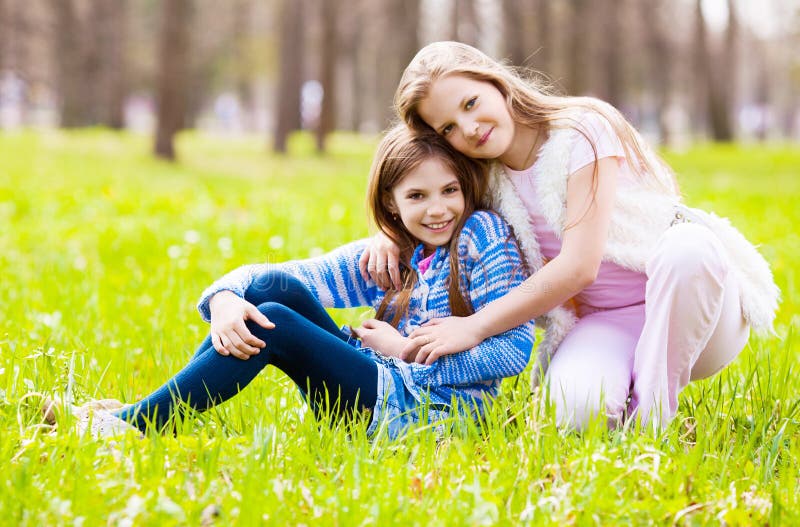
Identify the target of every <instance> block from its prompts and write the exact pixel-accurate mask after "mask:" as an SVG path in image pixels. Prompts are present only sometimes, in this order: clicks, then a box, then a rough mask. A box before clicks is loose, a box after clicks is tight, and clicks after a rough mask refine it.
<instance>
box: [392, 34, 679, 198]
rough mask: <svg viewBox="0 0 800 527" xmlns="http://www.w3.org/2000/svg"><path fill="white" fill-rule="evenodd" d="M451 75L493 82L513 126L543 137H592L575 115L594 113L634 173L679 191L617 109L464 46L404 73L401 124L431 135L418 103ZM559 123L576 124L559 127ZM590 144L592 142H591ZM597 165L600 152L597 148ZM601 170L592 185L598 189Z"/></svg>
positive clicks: (433, 50) (437, 45)
mask: <svg viewBox="0 0 800 527" xmlns="http://www.w3.org/2000/svg"><path fill="white" fill-rule="evenodd" d="M448 75H462V76H464V77H467V78H469V79H473V80H478V81H484V82H490V83H491V84H493V85H494V86H495V87H496V88H497V89H498V90H499V91H500V93H502V94H503V96H504V97H505V98H506V103H507V105H508V108H509V112H510V114H511V117H512V119H513V120H514V122H518V123H521V124H524V125H526V126H532V127H542V128H541V129H542V130H543V131H546V130H549V129H551V128H555V127H570V128H574V129H576V130H578V131H579V132H580V133H582V134H583V135H584V136H586V137H587V140H588V136H587V133H586V132H585V131H584V130H581V129H580V128H579V127H578V126H577V121H576V116H575V112H574V110H575V109H584V110H593V111H596V112H597V113H599V114H601V115H602V116H603V117H605V118H606V119H607V120H608V121H609V122H610V123H611V126H612V127H613V128H614V131H615V132H616V133H617V135H618V136H619V138H620V140H621V142H622V146H623V148H624V149H625V155H626V156H627V157H628V160H629V164H630V166H631V169H632V170H633V171H634V173H636V174H637V175H638V176H639V177H640V178H642V180H643V181H644V182H645V183H646V184H648V185H650V186H652V187H654V188H656V189H659V190H662V191H665V192H667V193H669V194H677V193H678V187H677V182H676V181H675V177H674V175H673V174H672V171H671V170H670V169H669V167H667V165H666V164H665V163H664V162H663V161H662V160H661V159H660V158H659V157H658V156H657V155H656V154H655V153H654V152H653V151H652V150H651V149H650V148H649V147H648V146H647V144H646V143H645V142H644V140H643V139H642V137H641V136H640V135H639V133H638V132H637V131H636V129H634V128H633V126H631V124H630V123H628V121H626V120H625V118H624V117H623V116H622V114H621V113H620V112H619V111H618V110H617V109H615V108H614V107H613V106H611V105H609V104H607V103H605V102H603V101H600V100H598V99H594V98H591V97H564V96H557V95H554V94H552V92H551V91H550V90H548V89H546V88H544V87H543V86H540V85H539V84H540V83H538V82H537V81H536V80H535V79H534V78H533V77H531V78H523V76H522V75H521V74H520V72H518V71H516V70H514V69H512V68H511V67H508V66H505V65H504V64H501V63H500V62H498V61H496V60H494V59H492V58H490V57H489V56H487V55H486V54H484V53H483V52H481V51H479V50H477V49H475V48H474V47H472V46H468V45H466V44H462V43H460V42H434V43H433V44H429V45H427V46H425V47H424V48H422V49H421V50H420V51H419V52H418V53H417V54H416V56H415V57H414V58H413V59H412V60H411V63H410V64H409V65H408V67H407V68H406V69H405V71H404V72H403V76H402V78H401V79H400V84H399V85H398V87H397V91H396V92H395V97H394V105H395V109H396V111H397V113H398V115H399V116H400V118H401V119H402V120H403V121H405V123H406V124H408V125H409V126H410V127H411V128H413V129H414V130H431V128H430V127H429V126H428V125H427V124H426V123H425V121H423V120H422V117H420V115H419V112H418V108H419V103H420V102H421V101H422V100H423V99H425V98H426V97H427V96H428V93H429V92H430V88H431V86H432V85H433V83H434V82H436V80H438V79H440V78H442V77H445V76H448ZM558 120H563V121H566V122H571V123H573V124H568V125H566V126H565V125H561V124H558ZM589 142H590V144H591V141H589ZM592 149H593V150H595V159H596V158H597V151H596V149H595V145H594V144H592ZM596 179H597V167H596V166H595V174H594V182H593V185H594V186H595V187H596Z"/></svg>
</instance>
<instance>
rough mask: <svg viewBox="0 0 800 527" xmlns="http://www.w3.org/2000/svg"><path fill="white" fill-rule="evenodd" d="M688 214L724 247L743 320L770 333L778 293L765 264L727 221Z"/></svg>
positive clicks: (698, 212)
mask: <svg viewBox="0 0 800 527" xmlns="http://www.w3.org/2000/svg"><path fill="white" fill-rule="evenodd" d="M687 208H688V207H687ZM689 211H690V212H691V213H692V214H693V215H694V216H696V217H697V218H698V219H699V220H700V221H701V222H702V223H703V224H705V225H706V226H707V227H708V228H709V229H711V231H712V232H713V233H714V234H715V235H716V236H717V238H719V240H720V241H721V242H722V245H723V246H724V247H725V250H726V251H727V253H728V257H729V260H730V262H731V271H732V272H733V273H734V276H736V281H737V283H738V284H739V302H740V303H741V305H742V315H743V316H744V318H745V320H747V322H748V323H749V324H750V326H751V327H752V328H753V330H755V331H756V332H758V333H761V334H765V333H773V334H774V333H775V331H774V329H773V327H772V324H773V322H774V321H775V312H776V311H777V309H778V303H779V302H780V296H781V290H780V289H779V288H778V286H777V285H775V281H774V279H773V277H772V271H771V270H770V268H769V264H768V263H767V261H766V260H765V259H764V257H763V256H761V254H760V253H759V252H758V250H757V249H756V248H755V247H754V246H753V245H752V244H751V243H750V242H748V241H747V239H746V238H745V237H744V236H743V235H742V233H741V232H739V231H738V230H737V229H736V228H735V227H733V226H732V225H731V223H730V221H728V219H727V218H721V217H719V216H717V215H716V214H714V213H713V212H705V211H702V210H698V209H689Z"/></svg>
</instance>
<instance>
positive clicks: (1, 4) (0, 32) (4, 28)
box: [0, 0, 11, 106]
mask: <svg viewBox="0 0 800 527" xmlns="http://www.w3.org/2000/svg"><path fill="white" fill-rule="evenodd" d="M7 9H8V8H7V6H6V0H0V72H3V71H5V70H6V52H7V51H8V43H7V41H8V33H9V31H10V30H11V24H9V23H8V11H7ZM0 97H2V94H0ZM2 104H3V100H2V99H0V106H2Z"/></svg>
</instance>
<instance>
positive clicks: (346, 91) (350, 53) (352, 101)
mask: <svg viewBox="0 0 800 527" xmlns="http://www.w3.org/2000/svg"><path fill="white" fill-rule="evenodd" d="M363 5H364V4H363V1H361V2H353V4H352V5H351V8H350V9H345V10H343V12H341V13H339V27H340V28H341V31H340V35H339V44H340V45H339V64H340V65H341V70H340V71H341V80H342V82H341V83H337V96H338V103H337V110H338V111H337V119H336V121H337V123H338V126H339V127H340V128H345V129H347V130H352V131H358V129H359V127H360V126H361V120H362V118H363V116H362V109H363V104H362V99H363V93H364V80H363V75H360V72H361V68H359V56H360V55H361V54H362V51H363V45H362V39H363V36H364V30H363V28H362V20H363V19H364V16H363ZM338 86H342V89H338Z"/></svg>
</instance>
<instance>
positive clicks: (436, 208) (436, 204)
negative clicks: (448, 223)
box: [428, 198, 445, 216]
mask: <svg viewBox="0 0 800 527" xmlns="http://www.w3.org/2000/svg"><path fill="white" fill-rule="evenodd" d="M444 213H445V206H444V203H443V202H442V200H441V199H440V198H434V199H433V200H431V202H430V203H429V204H428V216H441V215H442V214H444Z"/></svg>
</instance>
